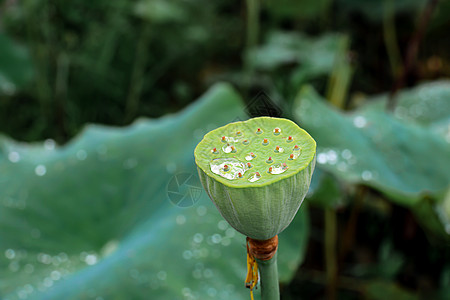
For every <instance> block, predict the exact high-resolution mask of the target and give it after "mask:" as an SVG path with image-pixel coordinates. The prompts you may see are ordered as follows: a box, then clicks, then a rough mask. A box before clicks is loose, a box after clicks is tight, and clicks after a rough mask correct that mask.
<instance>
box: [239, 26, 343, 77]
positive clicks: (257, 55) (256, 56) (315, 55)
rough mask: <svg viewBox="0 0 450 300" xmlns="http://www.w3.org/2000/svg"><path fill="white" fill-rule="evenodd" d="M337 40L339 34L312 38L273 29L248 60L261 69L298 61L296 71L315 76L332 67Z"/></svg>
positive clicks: (324, 72)
mask: <svg viewBox="0 0 450 300" xmlns="http://www.w3.org/2000/svg"><path fill="white" fill-rule="evenodd" d="M339 40H340V36H339V35H323V36H321V37H319V38H313V37H308V36H306V35H304V34H301V33H297V32H281V31H280V32H273V33H272V34H270V35H269V37H268V40H267V42H266V43H265V44H264V45H263V46H261V47H259V48H257V49H255V50H254V51H251V52H250V53H249V56H248V59H250V60H251V61H252V62H253V63H254V65H255V66H256V67H257V68H260V69H263V70H272V69H275V68H278V67H281V66H283V65H287V64H301V68H300V69H299V72H301V73H302V74H303V73H305V74H304V75H305V76H306V75H308V76H317V75H321V74H326V73H327V72H329V71H331V69H332V68H333V65H334V59H335V54H336V52H337V50H338V47H339Z"/></svg>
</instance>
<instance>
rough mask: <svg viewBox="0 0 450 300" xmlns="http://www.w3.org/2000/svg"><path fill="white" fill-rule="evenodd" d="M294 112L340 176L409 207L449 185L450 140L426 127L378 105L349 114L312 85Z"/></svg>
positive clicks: (324, 163) (323, 160)
mask: <svg viewBox="0 0 450 300" xmlns="http://www.w3.org/2000/svg"><path fill="white" fill-rule="evenodd" d="M294 116H295V117H296V119H297V121H298V123H299V125H300V126H301V127H303V128H305V129H306V130H307V131H308V132H310V133H311V135H312V136H314V138H315V139H316V141H317V145H318V152H317V153H318V154H317V162H318V166H319V167H321V168H323V169H325V170H327V171H329V172H331V173H333V174H334V175H335V176H336V177H338V178H341V179H343V180H346V181H349V182H353V183H363V184H366V185H369V186H372V187H374V188H376V189H378V190H380V191H382V192H384V193H386V194H387V195H389V196H391V197H392V198H393V199H394V200H396V201H397V202H398V203H400V204H403V205H406V206H412V205H414V204H416V203H417V202H418V201H419V199H421V198H422V197H423V196H425V195H429V196H432V197H439V198H440V197H441V196H442V195H443V193H444V192H445V190H446V188H447V187H448V185H449V182H450V168H448V166H449V165H450V147H449V143H448V142H447V141H445V140H444V139H443V138H442V136H440V135H438V134H436V133H434V132H432V131H430V130H429V129H428V128H427V127H424V126H421V125H419V124H416V123H412V122H407V121H405V120H400V119H397V118H395V117H394V116H392V115H391V114H387V113H385V112H384V111H382V110H378V109H361V110H357V111H354V112H352V113H348V114H345V113H343V112H340V111H338V110H335V109H333V108H332V107H331V106H330V105H328V104H327V103H325V101H324V100H323V99H322V98H321V97H320V96H319V95H318V94H317V93H316V92H315V91H314V90H313V89H312V88H310V87H305V88H303V89H302V90H301V91H300V93H299V95H298V98H297V99H296V103H295V107H294Z"/></svg>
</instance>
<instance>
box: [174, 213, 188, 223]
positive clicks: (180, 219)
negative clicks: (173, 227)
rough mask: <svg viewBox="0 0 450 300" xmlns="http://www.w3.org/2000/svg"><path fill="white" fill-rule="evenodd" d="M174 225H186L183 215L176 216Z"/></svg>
mask: <svg viewBox="0 0 450 300" xmlns="http://www.w3.org/2000/svg"><path fill="white" fill-rule="evenodd" d="M176 223H177V224H178V225H183V224H184V223H186V217H185V216H183V215H178V216H177V218H176Z"/></svg>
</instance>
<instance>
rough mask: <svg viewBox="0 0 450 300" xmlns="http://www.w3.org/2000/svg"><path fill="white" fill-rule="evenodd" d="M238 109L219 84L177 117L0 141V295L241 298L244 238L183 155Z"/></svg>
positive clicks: (303, 236)
mask: <svg viewBox="0 0 450 300" xmlns="http://www.w3.org/2000/svg"><path fill="white" fill-rule="evenodd" d="M243 109H244V108H243V106H242V102H241V101H240V99H239V96H238V95H237V94H236V93H235V92H234V91H233V90H232V89H231V88H230V87H229V86H227V85H218V86H216V87H214V88H212V89H211V90H210V91H209V92H208V93H207V94H206V95H205V96H203V97H202V98H201V99H199V100H198V101H197V102H196V103H194V104H193V105H191V106H190V107H188V108H187V109H185V110H184V111H183V112H181V113H179V114H177V115H173V116H168V117H163V118H161V119H158V120H139V121H137V122H136V123H135V124H133V125H131V126H129V127H125V128H111V127H103V126H88V127H87V128H86V130H84V132H82V133H81V134H80V135H79V136H78V137H77V138H76V139H75V140H73V141H72V142H71V143H69V144H68V145H65V146H62V147H58V146H55V143H54V142H53V141H51V140H47V141H46V142H45V143H44V144H34V145H30V144H22V143H18V142H14V141H12V140H10V139H7V138H4V137H3V138H2V137H0V204H1V206H0V236H1V238H0V254H1V255H0V298H2V299H45V300H48V299H97V300H100V299H171V300H172V299H248V297H249V295H248V290H246V289H245V287H244V283H243V282H244V279H245V275H246V248H245V237H243V236H242V235H240V234H238V233H237V232H236V231H235V230H234V229H232V228H230V227H229V226H228V225H227V223H226V221H224V220H223V219H222V217H221V216H220V214H219V213H218V211H217V210H216V208H215V207H214V205H213V204H212V202H211V201H210V200H209V199H208V198H207V196H206V194H205V193H204V192H203V190H202V189H201V186H200V183H199V182H198V178H197V177H196V176H197V175H196V174H197V172H196V169H195V164H194V156H193V151H194V147H195V145H196V144H197V143H198V142H199V141H200V139H201V138H202V137H203V135H204V134H205V133H206V132H207V131H209V130H212V129H215V128H216V127H218V126H221V125H224V124H226V123H228V122H230V121H232V120H234V119H236V118H240V119H245V118H246V117H245V115H243V113H242V112H243V111H244V110H243ZM305 213H306V211H305V210H304V209H303V210H301V212H300V213H299V214H298V215H297V217H296V218H295V220H294V222H293V223H292V224H291V226H290V227H289V228H288V229H287V230H286V231H284V232H283V233H282V234H280V248H279V249H280V250H279V251H280V255H279V258H280V259H279V269H280V273H281V280H284V281H287V280H289V279H290V277H291V276H292V275H293V274H294V272H295V270H296V268H297V267H298V264H299V262H300V261H301V260H302V256H303V254H304V251H305V246H306V241H307V232H308V226H307V225H308V219H307V215H305Z"/></svg>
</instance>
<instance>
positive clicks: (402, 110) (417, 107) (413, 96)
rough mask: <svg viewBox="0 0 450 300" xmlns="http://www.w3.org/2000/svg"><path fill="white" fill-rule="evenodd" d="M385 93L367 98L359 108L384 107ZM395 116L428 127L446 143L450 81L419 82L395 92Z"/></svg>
mask: <svg viewBox="0 0 450 300" xmlns="http://www.w3.org/2000/svg"><path fill="white" fill-rule="evenodd" d="M387 99H388V95H381V96H377V97H373V98H370V99H368V100H367V102H368V103H369V104H367V105H365V106H364V107H363V108H362V109H363V110H379V111H382V110H385V108H386V102H387ZM394 115H395V117H396V118H397V119H399V120H402V121H406V122H412V123H416V124H419V125H422V126H425V127H429V128H430V129H431V130H432V131H434V132H436V133H439V134H441V135H443V136H444V137H445V139H446V140H447V141H448V142H450V126H449V125H450V81H448V80H442V81H436V82H430V83H425V84H421V85H419V86H417V87H415V88H412V89H410V90H406V91H403V92H401V93H399V94H398V95H397V105H396V107H395V110H394Z"/></svg>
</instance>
